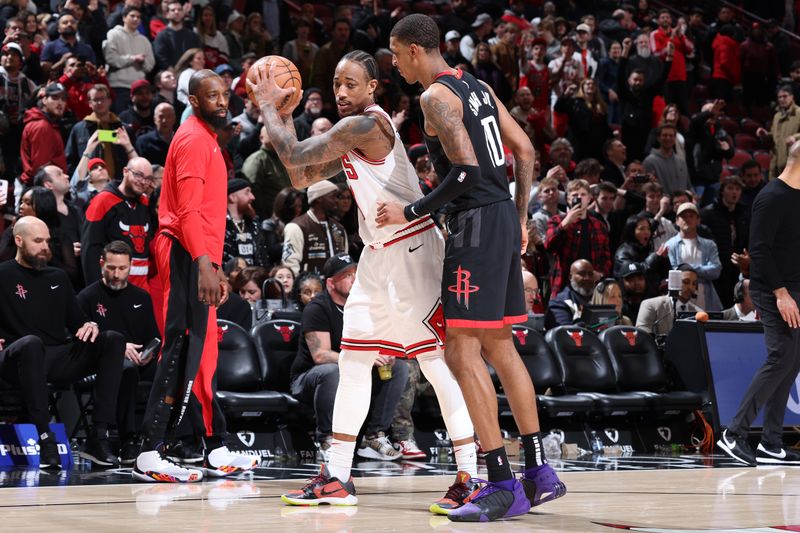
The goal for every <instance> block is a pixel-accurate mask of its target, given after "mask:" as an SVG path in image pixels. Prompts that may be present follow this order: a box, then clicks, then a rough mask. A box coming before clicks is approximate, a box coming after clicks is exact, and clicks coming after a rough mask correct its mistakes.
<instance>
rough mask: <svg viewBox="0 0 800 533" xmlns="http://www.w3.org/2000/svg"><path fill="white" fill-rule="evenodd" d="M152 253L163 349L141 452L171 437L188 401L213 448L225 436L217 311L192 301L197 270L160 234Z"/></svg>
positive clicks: (179, 248)
mask: <svg viewBox="0 0 800 533" xmlns="http://www.w3.org/2000/svg"><path fill="white" fill-rule="evenodd" d="M155 248H156V261H157V262H158V273H159V276H161V284H162V286H163V287H164V300H165V301H166V312H165V314H164V315H165V316H164V344H163V348H162V351H161V359H160V360H159V361H158V366H157V368H156V376H155V379H154V380H153V388H152V389H151V390H150V398H149V399H148V401H147V409H146V411H145V415H144V423H143V425H142V434H143V436H144V443H143V447H142V450H143V451H149V450H154V449H158V448H160V447H161V446H162V445H163V444H164V443H165V442H166V441H167V440H169V439H170V438H172V437H173V435H174V432H175V428H177V426H178V424H180V421H181V420H182V419H183V416H184V414H185V412H186V409H187V408H189V407H190V401H192V400H193V401H197V402H198V403H199V409H196V408H193V409H189V411H190V413H197V414H198V415H199V420H196V419H197V418H198V417H196V416H194V415H192V420H193V422H194V424H193V425H194V426H195V431H197V432H198V433H199V434H201V435H204V436H205V437H206V439H207V442H206V445H207V447H209V448H213V447H216V446H219V445H220V444H219V443H220V442H221V440H222V438H223V437H224V435H225V433H226V426H225V416H224V415H223V413H222V409H221V408H220V406H219V402H217V400H216V398H215V393H216V389H217V385H216V370H217V357H218V355H219V348H218V346H217V310H216V308H214V307H209V306H208V305H206V304H204V303H202V302H201V301H200V300H199V299H198V297H197V287H198V280H199V270H198V267H197V264H195V262H194V261H192V258H191V256H190V255H189V253H188V252H187V251H186V250H185V249H184V248H183V246H181V244H180V243H179V242H178V241H177V240H175V239H173V238H172V237H170V236H168V235H166V234H163V233H161V234H159V235H157V236H156V241H155ZM209 438H211V439H212V440H211V442H212V443H213V444H209V441H208V439H209Z"/></svg>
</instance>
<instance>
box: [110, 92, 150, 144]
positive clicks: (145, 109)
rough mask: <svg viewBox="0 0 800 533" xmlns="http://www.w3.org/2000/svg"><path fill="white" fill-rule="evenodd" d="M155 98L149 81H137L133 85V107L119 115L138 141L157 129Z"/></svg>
mask: <svg viewBox="0 0 800 533" xmlns="http://www.w3.org/2000/svg"><path fill="white" fill-rule="evenodd" d="M154 96H155V93H154V91H153V86H152V85H150V82H149V81H147V80H137V81H135V82H133V83H132V84H131V105H130V107H129V108H128V109H126V110H125V111H123V112H122V113H120V114H119V119H120V120H121V121H122V122H123V123H124V124H125V125H126V126H127V127H128V128H130V129H131V130H132V131H133V135H134V136H135V137H136V138H137V139H138V138H139V137H140V136H141V135H144V134H145V133H148V132H150V131H153V130H154V129H155V127H156V124H155V121H154V120H153V98H154Z"/></svg>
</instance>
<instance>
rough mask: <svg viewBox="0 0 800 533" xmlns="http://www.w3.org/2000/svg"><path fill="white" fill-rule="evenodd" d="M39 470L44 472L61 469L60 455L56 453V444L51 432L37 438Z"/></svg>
mask: <svg viewBox="0 0 800 533" xmlns="http://www.w3.org/2000/svg"><path fill="white" fill-rule="evenodd" d="M39 468H42V469H44V470H49V469H53V470H56V469H59V468H61V455H59V453H58V442H56V436H55V434H53V432H52V431H48V432H47V433H42V434H41V435H40V436H39Z"/></svg>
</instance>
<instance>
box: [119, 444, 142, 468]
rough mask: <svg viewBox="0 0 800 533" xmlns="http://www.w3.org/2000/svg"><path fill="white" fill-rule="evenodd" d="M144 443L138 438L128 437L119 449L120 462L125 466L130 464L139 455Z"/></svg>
mask: <svg viewBox="0 0 800 533" xmlns="http://www.w3.org/2000/svg"><path fill="white" fill-rule="evenodd" d="M141 448H142V444H141V443H140V442H139V439H137V438H131V439H127V440H126V441H125V442H123V443H122V446H121V447H120V449H119V462H120V464H121V465H123V466H130V465H132V464H133V463H134V462H135V461H136V458H137V457H138V456H139V452H140V451H141Z"/></svg>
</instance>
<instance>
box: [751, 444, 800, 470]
mask: <svg viewBox="0 0 800 533" xmlns="http://www.w3.org/2000/svg"><path fill="white" fill-rule="evenodd" d="M756 463H758V464H760V465H797V466H800V453H798V452H797V451H796V450H792V449H790V448H778V449H777V450H768V449H767V448H766V447H765V446H764V443H763V442H759V443H758V447H757V448H756Z"/></svg>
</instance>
